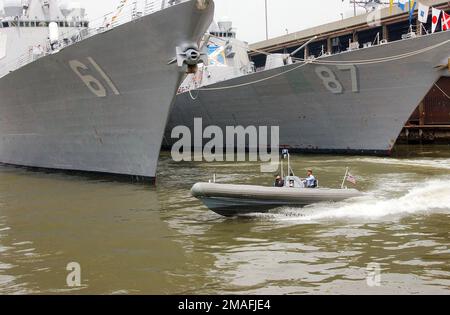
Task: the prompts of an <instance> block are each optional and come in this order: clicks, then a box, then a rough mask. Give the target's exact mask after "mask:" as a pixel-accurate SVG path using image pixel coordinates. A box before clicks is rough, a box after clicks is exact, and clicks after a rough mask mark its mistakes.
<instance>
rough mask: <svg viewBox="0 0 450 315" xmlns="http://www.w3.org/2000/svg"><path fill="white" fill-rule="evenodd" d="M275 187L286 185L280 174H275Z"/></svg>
mask: <svg viewBox="0 0 450 315" xmlns="http://www.w3.org/2000/svg"><path fill="white" fill-rule="evenodd" d="M274 186H275V187H284V180H283V179H282V178H281V176H280V175H277V176H275V183H274Z"/></svg>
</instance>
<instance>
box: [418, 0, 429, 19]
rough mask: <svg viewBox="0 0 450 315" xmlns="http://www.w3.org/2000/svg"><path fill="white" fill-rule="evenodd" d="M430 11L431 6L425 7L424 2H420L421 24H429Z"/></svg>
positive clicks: (419, 14)
mask: <svg viewBox="0 0 450 315" xmlns="http://www.w3.org/2000/svg"><path fill="white" fill-rule="evenodd" d="M429 11H430V6H429V5H425V4H423V3H422V2H419V12H418V17H419V22H420V23H423V24H425V23H427V22H428V12H429Z"/></svg>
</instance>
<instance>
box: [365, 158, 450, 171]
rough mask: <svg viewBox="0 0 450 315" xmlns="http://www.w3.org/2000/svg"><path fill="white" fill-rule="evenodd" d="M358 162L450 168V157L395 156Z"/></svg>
mask: <svg viewBox="0 0 450 315" xmlns="http://www.w3.org/2000/svg"><path fill="white" fill-rule="evenodd" d="M357 161H358V162H364V163H375V164H384V165H393V166H407V167H411V166H412V167H424V168H433V169H445V170H450V159H422V160H417V159H414V160H411V159H393V158H358V159H357Z"/></svg>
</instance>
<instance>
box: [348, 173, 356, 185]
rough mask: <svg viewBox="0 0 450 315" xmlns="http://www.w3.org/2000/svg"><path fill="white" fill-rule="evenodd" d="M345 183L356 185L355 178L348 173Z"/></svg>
mask: <svg viewBox="0 0 450 315" xmlns="http://www.w3.org/2000/svg"><path fill="white" fill-rule="evenodd" d="M347 181H348V182H350V183H352V184H353V185H356V177H355V176H353V175H352V174H350V173H349V174H348V175H347Z"/></svg>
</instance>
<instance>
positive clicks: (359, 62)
mask: <svg viewBox="0 0 450 315" xmlns="http://www.w3.org/2000/svg"><path fill="white" fill-rule="evenodd" d="M448 43H450V40H446V41H445V42H442V43H439V44H436V45H433V46H430V47H427V48H423V49H420V50H417V51H414V52H409V53H405V54H400V55H397V56H390V57H384V58H377V59H371V60H356V61H326V60H324V61H317V60H316V59H314V60H313V59H311V60H306V61H305V60H303V63H302V64H300V65H299V66H296V67H294V68H292V69H289V70H286V71H283V72H280V73H278V74H275V75H272V76H269V77H266V78H263V79H259V80H255V81H251V82H247V83H243V84H236V85H231V86H224V87H217V88H200V89H197V91H220V90H229V89H234V88H240V87H244V86H248V85H253V84H256V83H261V82H264V81H267V80H271V79H274V78H277V77H279V76H282V75H284V74H287V73H289V72H292V71H295V70H298V69H300V68H302V67H304V66H306V65H308V64H309V63H312V64H316V65H336V66H338V65H348V64H352V65H369V64H377V63H385V62H390V61H396V60H400V59H405V58H409V57H412V56H416V55H419V54H423V53H425V52H428V51H430V50H433V49H436V48H438V47H441V46H443V45H446V44H448Z"/></svg>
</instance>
